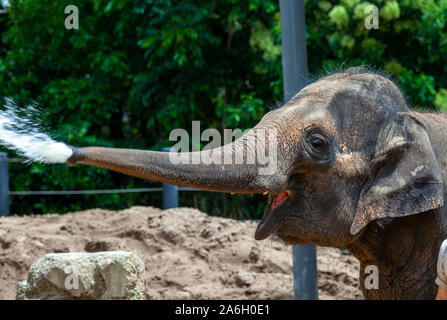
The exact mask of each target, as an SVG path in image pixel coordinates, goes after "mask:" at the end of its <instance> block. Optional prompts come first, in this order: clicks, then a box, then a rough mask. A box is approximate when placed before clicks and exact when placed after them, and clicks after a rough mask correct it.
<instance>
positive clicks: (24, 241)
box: [0, 207, 361, 299]
mask: <svg viewBox="0 0 447 320" xmlns="http://www.w3.org/2000/svg"><path fill="white" fill-rule="evenodd" d="M255 227H256V224H255V223H254V222H248V221H247V222H240V221H234V220H230V219H223V218H216V217H210V216H208V215H206V214H205V213H202V212H200V211H198V210H195V209H189V208H176V209H170V210H164V211H162V210H160V209H156V208H152V207H132V208H129V209H126V210H123V211H109V210H102V209H94V210H87V211H81V212H75V213H69V214H65V215H57V214H51V215H44V216H28V217H15V216H12V217H6V218H5V217H3V218H0V249H1V250H0V299H14V298H15V294H16V287H17V282H18V281H20V280H23V279H25V278H26V277H27V271H28V268H29V267H30V265H31V263H32V262H33V261H35V260H36V259H37V258H38V257H39V256H41V255H43V254H45V253H50V252H77V251H87V252H97V251H108V250H126V251H131V252H134V253H135V254H137V255H138V256H139V257H140V258H141V259H142V260H143V261H144V263H145V265H146V287H147V297H148V299H292V298H293V277H292V254H291V247H288V246H285V245H283V244H282V243H280V242H276V241H272V240H266V241H255V240H254V231H255ZM317 252H318V270H319V294H320V299H360V298H361V293H360V291H359V289H358V280H357V278H358V269H359V263H358V262H357V260H355V258H354V257H352V256H346V255H342V254H341V252H340V250H338V249H332V248H321V247H319V248H318V250H317Z"/></svg>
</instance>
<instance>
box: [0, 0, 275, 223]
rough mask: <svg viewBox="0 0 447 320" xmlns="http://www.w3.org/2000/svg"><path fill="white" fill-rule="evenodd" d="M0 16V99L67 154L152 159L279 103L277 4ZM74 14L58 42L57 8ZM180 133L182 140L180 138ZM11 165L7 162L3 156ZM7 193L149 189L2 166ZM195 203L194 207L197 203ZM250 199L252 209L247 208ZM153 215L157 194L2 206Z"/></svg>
mask: <svg viewBox="0 0 447 320" xmlns="http://www.w3.org/2000/svg"><path fill="white" fill-rule="evenodd" d="M11 3H12V8H10V10H9V14H8V15H7V16H6V15H3V16H1V19H2V20H0V26H2V27H3V28H2V29H1V31H0V35H1V39H2V42H1V44H2V47H1V51H0V96H9V97H13V98H15V99H17V100H19V101H20V102H22V103H23V104H26V103H30V102H32V101H34V100H35V101H37V102H38V103H39V104H40V105H41V106H43V108H44V112H45V113H46V114H47V115H48V119H46V120H45V122H46V123H45V124H46V125H48V126H50V127H51V128H53V136H55V137H56V138H59V139H61V140H63V141H65V142H67V143H69V144H72V145H76V146H86V145H101V146H114V147H133V148H145V149H154V150H159V149H160V148H161V147H162V146H168V145H172V144H174V143H175V142H169V141H168V138H169V132H170V131H171V130H172V129H174V128H186V129H187V130H188V129H189V128H191V121H192V120H200V121H201V123H202V127H204V126H206V127H214V128H218V129H223V128H225V127H231V128H241V129H246V128H248V127H251V126H253V125H254V124H255V123H256V122H258V121H259V119H260V118H261V117H262V115H263V114H264V113H265V109H266V105H273V104H277V103H278V102H280V101H281V96H282V93H281V89H280V88H281V86H282V83H281V81H278V79H280V78H281V76H280V72H281V60H280V52H281V51H280V29H279V14H278V12H277V11H278V8H277V3H276V0H270V1H265V0H262V1H259V0H250V1H247V2H244V3H238V2H237V1H229V0H219V1H198V0H197V1H165V0H149V1H146V0H134V1H124V0H93V1H91V0H83V1H74V0H70V1H54V0H39V1H36V0H15V1H11ZM68 4H72V5H76V6H77V7H78V8H79V17H80V23H79V26H80V28H79V30H67V29H65V27H64V20H65V17H66V16H67V15H66V14H65V13H64V8H65V6H66V5H68ZM189 130H190V129H189ZM10 156H12V155H10ZM10 172H11V179H10V183H11V190H73V189H111V188H130V187H144V186H152V185H153V186H158V185H159V184H158V183H150V182H147V181H144V180H140V179H134V178H131V177H127V176H123V175H120V174H115V173H112V172H110V171H105V170H101V169H96V168H91V167H86V166H77V167H76V168H74V169H71V168H68V167H66V166H65V165H57V166H46V165H39V164H32V165H29V166H24V165H21V164H11V165H10ZM198 196H200V197H201V198H204V199H205V201H198V200H197V199H199V198H198ZM263 198H264V197H263V196H251V197H248V200H249V201H248V202H247V203H245V205H242V199H247V198H246V197H245V198H244V197H242V196H230V195H220V194H211V193H198V194H194V195H192V193H184V194H182V198H181V204H182V205H198V206H200V208H202V209H203V210H206V211H208V212H213V213H215V214H222V215H230V214H231V215H233V216H239V217H259V215H260V213H261V211H262V210H261V208H260V206H259V203H260V202H261V203H263V202H264V201H259V200H260V199H263ZM250 199H253V200H251V201H250ZM134 204H142V205H154V206H160V205H161V196H160V194H159V193H150V194H124V195H89V196H70V197H68V196H67V197H62V196H58V197H56V196H53V197H37V196H35V197H29V196H27V197H13V199H12V203H11V205H12V212H14V213H31V212H32V213H39V212H42V213H43V212H66V211H71V210H79V209H85V208H91V207H106V208H124V207H127V206H130V205H134Z"/></svg>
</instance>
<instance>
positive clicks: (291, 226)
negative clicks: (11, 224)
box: [67, 68, 443, 246]
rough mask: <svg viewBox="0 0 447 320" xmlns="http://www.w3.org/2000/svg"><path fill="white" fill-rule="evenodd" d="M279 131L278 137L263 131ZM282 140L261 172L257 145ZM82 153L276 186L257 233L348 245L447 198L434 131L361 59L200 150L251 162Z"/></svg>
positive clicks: (172, 175)
mask: <svg viewBox="0 0 447 320" xmlns="http://www.w3.org/2000/svg"><path fill="white" fill-rule="evenodd" d="M272 130H274V131H275V139H276V140H275V141H273V142H272V141H270V142H268V143H266V142H265V139H260V137H261V135H260V132H272ZM269 143H270V144H271V143H275V152H273V153H274V156H275V164H276V170H274V172H271V173H270V174H260V171H259V169H260V167H261V166H262V165H261V164H260V163H259V161H258V160H257V158H256V157H255V155H256V150H258V149H259V148H264V149H268V148H265V147H266V146H267V145H269ZM73 151H74V152H73V155H72V156H71V157H70V158H69V160H68V161H67V163H68V164H69V165H73V164H76V163H83V164H88V165H94V166H98V167H102V168H107V169H111V170H115V171H119V172H122V173H125V174H130V175H134V176H138V177H142V178H147V179H152V180H158V181H161V182H167V183H172V184H176V185H181V186H191V187H196V188H200V189H204V190H212V191H221V192H234V193H261V192H262V193H265V192H268V193H269V201H268V205H267V208H266V210H265V212H264V216H263V218H262V220H261V221H260V223H259V225H258V228H257V230H256V234H255V238H256V239H258V240H261V239H265V238H267V237H268V236H270V235H271V234H275V235H276V236H278V237H279V238H280V239H282V240H283V241H285V242H286V243H289V244H304V243H311V244H316V245H327V246H337V245H346V244H347V243H349V242H350V241H353V240H354V239H355V238H356V237H358V236H359V234H361V231H362V230H364V227H365V226H366V225H367V224H368V223H369V222H371V221H372V220H376V219H388V218H393V217H401V216H407V215H411V214H416V213H421V212H425V211H428V210H431V209H434V208H437V207H439V206H441V205H442V204H443V193H442V183H443V181H442V174H441V171H440V168H439V165H438V162H437V160H436V157H435V154H434V152H433V149H432V146H431V142H430V132H428V131H427V129H426V128H425V126H424V124H423V123H422V122H421V121H420V120H419V118H418V114H417V113H414V112H411V111H410V110H409V109H408V107H407V104H406V102H405V99H404V98H403V96H402V94H401V92H400V90H399V89H398V87H397V86H396V85H395V84H394V83H393V82H391V81H390V80H389V79H387V78H386V77H383V76H381V75H378V74H374V73H370V72H368V71H365V70H363V69H361V68H352V69H348V70H346V71H344V72H340V73H336V74H333V75H329V76H326V77H323V78H321V79H320V80H318V81H316V82H314V83H312V84H310V85H308V86H307V87H305V88H304V89H302V90H301V91H300V92H299V93H298V94H297V95H295V96H294V97H293V98H292V99H291V100H290V101H288V102H287V103H286V104H285V105H284V106H283V107H281V108H279V109H276V110H273V111H270V112H269V113H267V114H266V115H265V116H264V117H263V119H262V120H261V121H260V122H259V123H258V124H257V125H256V126H255V127H254V128H253V129H252V130H250V131H249V132H248V133H246V134H245V135H243V136H242V137H241V138H240V139H238V140H236V141H235V142H233V143H231V144H227V145H225V146H223V147H220V148H215V149H211V150H207V151H201V152H197V153H182V154H180V156H181V157H182V158H183V160H188V159H191V158H193V157H194V156H198V157H199V158H200V157H201V156H203V155H204V153H207V155H208V156H211V157H215V159H222V157H223V154H225V153H226V152H230V151H231V152H233V153H234V155H235V157H238V156H239V157H241V158H244V159H246V160H247V159H249V160H251V161H248V162H247V161H244V163H242V164H234V163H223V162H218V161H217V162H216V163H211V164H210V163H207V164H205V163H198V164H190V163H187V162H188V161H185V162H184V163H181V164H173V163H172V161H170V158H169V157H170V156H169V153H164V152H152V151H140V150H129V149H113V148H98V147H87V148H73Z"/></svg>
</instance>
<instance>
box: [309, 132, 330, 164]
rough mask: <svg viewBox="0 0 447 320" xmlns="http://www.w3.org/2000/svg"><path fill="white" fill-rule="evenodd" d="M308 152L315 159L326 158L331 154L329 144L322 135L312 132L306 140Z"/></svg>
mask: <svg viewBox="0 0 447 320" xmlns="http://www.w3.org/2000/svg"><path fill="white" fill-rule="evenodd" d="M306 150H307V152H308V153H309V154H310V155H311V156H312V157H314V158H317V159H322V158H326V157H327V156H328V152H329V142H328V140H327V138H326V137H325V136H324V135H323V134H322V133H319V132H310V133H309V134H308V136H307V139H306Z"/></svg>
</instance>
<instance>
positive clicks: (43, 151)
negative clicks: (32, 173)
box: [0, 98, 73, 163]
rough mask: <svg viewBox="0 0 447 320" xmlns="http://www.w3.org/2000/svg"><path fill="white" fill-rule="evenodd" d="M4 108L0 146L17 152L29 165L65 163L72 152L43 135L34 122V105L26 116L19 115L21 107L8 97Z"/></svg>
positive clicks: (1, 113)
mask: <svg viewBox="0 0 447 320" xmlns="http://www.w3.org/2000/svg"><path fill="white" fill-rule="evenodd" d="M5 101H6V103H5V109H4V110H0V145H2V146H4V147H6V148H8V149H10V150H14V151H16V152H17V153H18V154H19V155H21V156H23V157H25V158H27V160H28V161H29V162H42V163H65V162H66V161H67V160H68V158H70V156H71V155H72V154H73V150H72V149H71V148H70V147H68V146H67V145H66V144H65V143H63V142H58V141H54V140H53V139H51V137H50V136H48V135H47V134H45V133H43V132H41V129H39V125H38V123H36V122H35V121H34V120H33V119H32V113H33V112H35V111H36V110H35V108H34V107H33V106H27V107H26V110H25V111H26V112H25V115H24V116H19V115H18V112H19V108H20V107H19V106H18V105H17V104H16V103H15V102H14V101H13V100H12V99H9V98H6V99H5Z"/></svg>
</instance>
